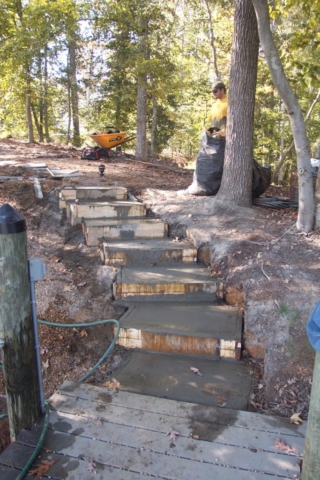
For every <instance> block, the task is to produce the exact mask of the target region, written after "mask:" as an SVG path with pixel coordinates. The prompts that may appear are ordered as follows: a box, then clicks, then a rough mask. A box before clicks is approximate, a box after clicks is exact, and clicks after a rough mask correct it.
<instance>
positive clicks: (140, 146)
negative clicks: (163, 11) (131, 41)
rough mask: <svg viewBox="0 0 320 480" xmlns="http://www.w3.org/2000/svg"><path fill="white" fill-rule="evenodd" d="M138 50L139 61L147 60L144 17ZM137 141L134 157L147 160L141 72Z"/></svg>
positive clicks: (144, 84)
mask: <svg viewBox="0 0 320 480" xmlns="http://www.w3.org/2000/svg"><path fill="white" fill-rule="evenodd" d="M139 26H140V33H139V50H140V55H141V59H143V60H147V57H148V54H147V27H148V22H147V19H146V18H144V17H140V19H139ZM137 97H138V98H137V140H136V157H137V158H140V159H141V160H147V157H148V150H147V74H146V72H144V71H142V72H140V73H139V74H138V92H137Z"/></svg>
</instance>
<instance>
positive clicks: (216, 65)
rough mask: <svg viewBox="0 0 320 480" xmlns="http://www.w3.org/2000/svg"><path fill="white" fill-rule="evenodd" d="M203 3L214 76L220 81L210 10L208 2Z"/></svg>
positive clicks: (206, 0)
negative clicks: (205, 10)
mask: <svg viewBox="0 0 320 480" xmlns="http://www.w3.org/2000/svg"><path fill="white" fill-rule="evenodd" d="M204 3H205V4H206V7H207V12H208V17H209V35H210V46H211V51H212V60H213V68H214V74H215V77H216V80H220V79H221V75H220V72H219V69H218V62H217V51H216V46H215V41H214V30H213V25H212V15H211V10H210V6H209V2H208V0H204Z"/></svg>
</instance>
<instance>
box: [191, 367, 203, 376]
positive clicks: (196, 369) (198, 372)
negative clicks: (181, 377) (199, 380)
mask: <svg viewBox="0 0 320 480" xmlns="http://www.w3.org/2000/svg"><path fill="white" fill-rule="evenodd" d="M190 370H191V372H193V373H196V374H197V375H200V377H202V373H200V371H199V369H198V368H195V367H190Z"/></svg>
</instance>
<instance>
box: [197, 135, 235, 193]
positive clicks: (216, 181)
mask: <svg viewBox="0 0 320 480" xmlns="http://www.w3.org/2000/svg"><path fill="white" fill-rule="evenodd" d="M225 144H226V142H225V139H224V138H215V137H210V136H208V135H207V134H206V133H205V132H203V135H202V137H201V143H200V150H199V153H198V156H197V162H196V168H195V171H194V174H193V181H192V184H191V185H190V187H188V189H187V192H188V193H191V194H192V195H215V194H216V193H218V190H219V188H220V184H221V178H222V172H223V161H224V150H225Z"/></svg>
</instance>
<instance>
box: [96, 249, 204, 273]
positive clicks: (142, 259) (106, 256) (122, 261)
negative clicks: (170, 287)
mask: <svg viewBox="0 0 320 480" xmlns="http://www.w3.org/2000/svg"><path fill="white" fill-rule="evenodd" d="M100 256H101V260H102V263H103V264H104V265H109V266H114V267H120V266H125V265H132V264H135V265H148V264H150V265H152V264H154V265H155V264H157V265H159V264H161V265H170V264H172V263H173V262H182V263H186V264H187V263H194V262H196V261H197V249H196V248H185V249H182V248H178V247H177V248H176V249H172V248H171V249H167V250H164V251H159V250H149V251H144V252H143V253H141V252H139V251H129V252H128V251H118V252H115V251H110V249H109V247H108V246H107V245H105V244H103V245H101V247H100Z"/></svg>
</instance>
